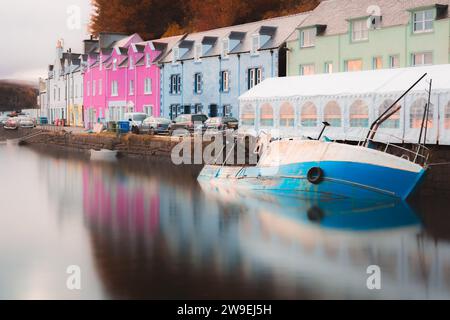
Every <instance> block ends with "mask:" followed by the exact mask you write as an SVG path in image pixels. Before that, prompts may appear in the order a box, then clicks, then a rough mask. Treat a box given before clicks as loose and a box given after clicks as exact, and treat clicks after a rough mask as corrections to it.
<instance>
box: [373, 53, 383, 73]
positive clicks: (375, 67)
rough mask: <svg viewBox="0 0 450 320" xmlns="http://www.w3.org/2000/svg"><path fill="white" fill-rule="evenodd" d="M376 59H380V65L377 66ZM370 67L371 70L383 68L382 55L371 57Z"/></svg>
mask: <svg viewBox="0 0 450 320" xmlns="http://www.w3.org/2000/svg"><path fill="white" fill-rule="evenodd" d="M378 59H380V60H381V67H380V68H377V63H378ZM372 69H373V70H380V69H383V57H382V56H376V57H373V58H372Z"/></svg>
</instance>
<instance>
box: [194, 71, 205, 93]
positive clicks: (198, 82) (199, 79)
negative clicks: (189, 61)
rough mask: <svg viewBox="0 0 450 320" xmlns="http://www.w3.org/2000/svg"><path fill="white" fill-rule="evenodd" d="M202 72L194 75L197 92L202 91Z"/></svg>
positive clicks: (195, 90)
mask: <svg viewBox="0 0 450 320" xmlns="http://www.w3.org/2000/svg"><path fill="white" fill-rule="evenodd" d="M202 84H203V83H202V74H201V73H196V74H195V75H194V92H195V93H196V94H201V93H202V89H203V88H202Z"/></svg>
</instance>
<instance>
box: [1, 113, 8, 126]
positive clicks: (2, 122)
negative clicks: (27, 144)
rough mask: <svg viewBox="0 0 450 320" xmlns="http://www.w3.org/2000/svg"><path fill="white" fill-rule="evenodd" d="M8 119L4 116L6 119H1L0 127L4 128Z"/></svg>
mask: <svg viewBox="0 0 450 320" xmlns="http://www.w3.org/2000/svg"><path fill="white" fill-rule="evenodd" d="M8 119H9V118H8V117H6V116H4V117H0V127H4V126H5V124H6V121H8Z"/></svg>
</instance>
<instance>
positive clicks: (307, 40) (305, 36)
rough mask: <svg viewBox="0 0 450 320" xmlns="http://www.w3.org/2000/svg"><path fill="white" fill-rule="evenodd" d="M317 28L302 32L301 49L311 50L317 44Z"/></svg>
mask: <svg viewBox="0 0 450 320" xmlns="http://www.w3.org/2000/svg"><path fill="white" fill-rule="evenodd" d="M316 34H317V29H316V28H310V29H305V30H302V31H301V32H300V47H302V48H309V47H314V46H315V44H316Z"/></svg>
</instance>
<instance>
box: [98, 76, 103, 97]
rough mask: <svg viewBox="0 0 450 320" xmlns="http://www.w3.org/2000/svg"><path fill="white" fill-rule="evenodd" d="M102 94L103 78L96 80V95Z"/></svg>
mask: <svg viewBox="0 0 450 320" xmlns="http://www.w3.org/2000/svg"><path fill="white" fill-rule="evenodd" d="M102 94H103V79H99V80H98V95H99V96H101V95H102Z"/></svg>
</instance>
